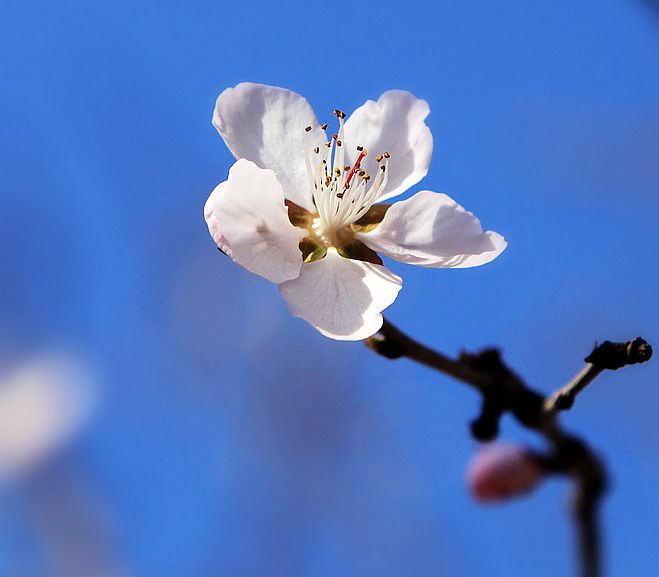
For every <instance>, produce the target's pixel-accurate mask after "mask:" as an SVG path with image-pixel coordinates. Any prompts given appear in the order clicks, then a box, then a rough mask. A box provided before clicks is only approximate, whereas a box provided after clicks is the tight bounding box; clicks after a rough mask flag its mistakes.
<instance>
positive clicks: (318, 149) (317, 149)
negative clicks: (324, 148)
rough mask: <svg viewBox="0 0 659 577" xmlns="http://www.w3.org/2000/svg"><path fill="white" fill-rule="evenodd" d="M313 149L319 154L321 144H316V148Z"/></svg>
mask: <svg viewBox="0 0 659 577" xmlns="http://www.w3.org/2000/svg"><path fill="white" fill-rule="evenodd" d="M313 151H314V152H315V153H316V154H318V153H319V152H320V146H316V148H314V149H313Z"/></svg>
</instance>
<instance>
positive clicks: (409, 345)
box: [366, 320, 652, 577]
mask: <svg viewBox="0 0 659 577" xmlns="http://www.w3.org/2000/svg"><path fill="white" fill-rule="evenodd" d="M366 345H367V346H368V347H369V348H371V349H372V350H374V351H375V352H376V353H378V354H380V355H382V356H384V357H387V358H389V359H398V358H402V357H407V358H408V359H411V360H413V361H416V362H418V363H421V364H423V365H426V366H427V367H430V368H432V369H435V370H437V371H439V372H442V373H444V374H447V375H449V376H451V377H453V378H455V379H457V380H459V381H462V382H463V383H466V384H468V385H470V386H471V387H473V388H474V389H476V390H477V391H478V392H479V393H480V394H481V395H482V397H483V403H482V408H481V413H480V415H479V416H478V417H477V418H476V419H475V420H474V421H473V422H472V423H471V433H472V435H473V436H474V437H476V438H477V439H479V440H489V439H493V438H495V437H496V436H497V435H498V431H499V421H500V420H501V417H502V415H503V414H504V413H506V412H509V413H511V414H512V415H513V416H514V417H515V418H516V419H517V420H518V421H519V422H520V423H521V424H522V425H524V426H525V427H528V428H529V429H532V430H535V431H536V432H538V433H539V434H540V435H542V436H543V437H544V438H545V440H546V441H547V442H548V444H549V453H548V455H547V456H546V458H545V459H544V460H545V463H546V467H547V469H548V472H552V473H555V474H563V475H568V476H570V477H571V478H572V479H573V481H574V484H575V494H574V500H573V510H574V518H575V524H576V527H577V531H578V541H579V551H580V559H581V575H582V576H583V577H600V575H601V554H600V535H599V533H600V531H599V520H598V517H599V505H600V502H601V499H602V496H603V494H604V492H605V490H606V473H605V470H604V466H603V464H602V462H601V461H600V459H599V458H598V457H597V456H596V455H595V454H594V453H593V451H592V450H591V449H590V447H589V446H588V445H587V444H586V443H585V442H584V441H583V440H581V439H579V438H577V437H575V436H573V435H570V434H568V433H566V432H565V431H564V430H563V428H562V427H561V425H560V423H559V422H558V420H557V414H558V412H559V411H561V410H566V409H568V408H570V407H571V406H572V404H573V403H574V399H575V398H576V396H577V395H578V394H579V392H581V391H582V390H583V389H584V388H585V387H586V386H587V385H588V384H589V383H591V382H592V381H593V379H595V377H597V376H598V375H599V374H600V373H602V372H603V371H604V370H607V369H609V370H615V369H618V368H621V367H623V366H626V365H629V364H634V363H642V362H645V361H647V360H649V359H650V357H651V356H652V347H651V346H650V345H649V344H648V343H647V342H646V341H644V340H643V339H641V338H637V339H634V340H633V341H629V342H627V343H611V342H609V341H605V342H604V343H602V344H601V345H599V346H597V347H595V349H594V350H593V352H592V353H591V354H590V355H589V356H588V357H587V358H586V363H587V364H586V367H585V368H584V369H583V370H582V371H581V372H580V373H579V374H577V375H576V376H575V377H574V378H573V379H572V380H571V381H570V382H569V383H568V384H567V385H565V386H564V387H562V388H560V389H559V390H557V391H556V392H555V393H553V394H552V395H551V396H550V397H548V398H545V396H544V395H542V394H541V393H539V392H537V391H535V390H533V389H531V388H530V387H528V386H527V385H526V383H525V382H524V381H523V380H522V379H521V378H520V377H519V376H518V375H517V374H516V373H514V372H513V371H512V370H511V369H510V368H509V367H508V366H507V365H506V364H505V363H504V361H503V360H502V358H501V355H500V353H499V351H498V350H496V349H486V350H483V351H481V352H479V353H476V354H471V353H462V355H461V356H460V357H459V358H458V359H453V358H451V357H449V356H447V355H444V354H443V353H441V352H439V351H436V350H434V349H431V348H429V347H427V346H425V345H424V344H422V343H420V342H418V341H416V340H415V339H413V338H412V337H410V336H409V335H407V334H405V333H404V332H402V331H401V330H400V329H398V328H397V327H395V326H394V325H393V324H391V323H390V322H389V321H387V320H385V321H384V324H383V325H382V328H381V329H380V332H379V333H378V334H377V335H374V336H373V337H371V338H370V339H367V340H366Z"/></svg>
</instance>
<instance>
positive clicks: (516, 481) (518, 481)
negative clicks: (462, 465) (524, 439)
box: [467, 445, 543, 501]
mask: <svg viewBox="0 0 659 577" xmlns="http://www.w3.org/2000/svg"><path fill="white" fill-rule="evenodd" d="M542 477H543V470H542V467H541V465H540V463H539V461H538V458H537V457H536V456H535V455H534V454H533V453H532V452H530V451H529V450H528V449H526V448H524V447H520V446H518V445H489V446H487V447H485V448H483V449H481V450H480V451H479V452H478V453H477V454H476V455H475V456H474V458H473V459H472V461H471V463H470V464H469V467H468V469H467V483H468V485H469V488H470V489H471V492H472V494H473V495H474V497H476V499H478V500H480V501H502V500H504V499H509V498H511V497H514V496H517V495H521V494H524V493H527V492H528V491H530V490H531V489H533V488H534V487H535V486H536V485H537V484H538V482H539V481H540V480H541V479H542Z"/></svg>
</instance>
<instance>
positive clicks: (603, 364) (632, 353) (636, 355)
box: [585, 337, 652, 371]
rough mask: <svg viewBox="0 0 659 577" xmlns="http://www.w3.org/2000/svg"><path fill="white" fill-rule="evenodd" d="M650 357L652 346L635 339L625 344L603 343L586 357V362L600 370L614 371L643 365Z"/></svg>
mask: <svg viewBox="0 0 659 577" xmlns="http://www.w3.org/2000/svg"><path fill="white" fill-rule="evenodd" d="M651 357H652V346H651V345H650V343H648V342H647V341H646V340H645V339H642V338H641V337H637V338H635V339H633V340H631V341H629V342H626V343H612V342H611V341H604V342H603V343H602V344H600V345H597V346H596V347H595V348H594V349H593V352H592V353H590V355H588V356H587V357H586V359H585V360H586V362H587V363H591V364H593V365H595V366H597V367H600V368H602V369H609V370H612V371H615V370H616V369H620V368H622V367H625V366H627V365H635V364H637V363H645V362H647V361H649V360H650V358H651Z"/></svg>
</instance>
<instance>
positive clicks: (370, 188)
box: [204, 83, 506, 340]
mask: <svg viewBox="0 0 659 577" xmlns="http://www.w3.org/2000/svg"><path fill="white" fill-rule="evenodd" d="M428 112H429V108H428V105H427V103H426V102H425V101H424V100H419V99H417V98H415V97H414V96H413V95H412V94H410V93H409V92H403V91H398V90H392V91H389V92H385V93H384V94H383V95H382V96H381V97H380V99H379V100H378V101H377V102H373V101H372V100H369V101H367V102H366V103H365V104H364V105H363V106H361V107H359V108H358V109H357V110H356V111H355V112H354V113H353V114H352V115H351V116H350V118H348V119H347V120H344V119H345V114H344V113H343V112H341V111H339V110H335V111H334V115H335V116H336V117H337V118H338V122H339V129H338V132H337V134H335V135H332V136H331V137H330V138H328V137H327V135H326V132H325V130H326V129H327V125H326V124H323V125H322V126H320V125H319V123H318V121H317V120H316V117H315V115H314V113H313V110H312V109H311V107H310V106H309V103H308V102H307V101H306V100H305V99H304V98H303V97H302V96H300V95H299V94H296V93H295V92H291V91H290V90H286V89H283V88H277V87H274V86H264V85H262V84H252V83H242V84H238V85H237V86H236V87H235V88H228V89H227V90H225V91H224V92H222V94H220V96H219V97H218V99H217V103H216V106H215V112H214V115H213V124H214V125H215V127H216V128H217V130H218V131H219V133H220V135H221V136H222V138H223V139H224V142H225V143H226V144H227V146H228V147H229V149H230V150H231V152H232V153H233V155H234V156H235V157H236V158H237V159H238V160H237V162H236V163H235V164H234V165H233V166H232V167H231V169H230V171H229V178H228V180H226V181H225V182H222V183H221V184H219V185H218V186H217V188H215V190H214V191H213V192H212V193H211V195H210V197H209V198H208V201H207V202H206V206H205V208H204V215H205V217H206V222H207V223H208V228H209V230H210V233H211V235H212V236H213V239H214V240H215V242H216V244H217V245H218V247H219V248H220V250H222V251H223V252H225V253H226V254H227V255H229V256H230V257H231V258H232V259H233V260H234V261H235V262H237V263H238V264H239V265H241V266H243V267H244V268H246V269H247V270H249V271H251V272H254V273H256V274H259V275H261V276H263V277H265V278H267V279H268V280H271V281H272V282H275V283H277V284H279V288H280V291H281V294H282V295H283V297H284V298H285V299H286V302H287V303H288V306H289V308H290V310H291V313H292V314H293V315H295V316H298V317H301V318H303V319H305V320H306V321H308V322H309V323H310V324H311V325H313V326H314V327H315V328H316V329H318V330H319V331H320V332H321V333H323V334H324V335H327V336H328V337H332V338H335V339H341V340H359V339H364V338H367V337H369V336H371V335H372V334H374V333H376V332H377V331H378V330H379V329H380V327H381V326H382V315H381V314H380V313H381V311H383V310H384V309H385V308H387V307H388V306H389V305H390V304H392V303H393V301H394V300H395V299H396V295H397V294H398V291H399V290H400V288H401V286H402V280H401V279H400V277H398V276H397V275H395V274H394V273H392V272H391V271H390V270H388V269H387V268H386V267H384V266H383V265H382V260H381V259H380V257H379V256H378V254H377V253H381V254H383V255H385V256H388V257H391V258H393V259H396V260H399V261H402V262H407V263H410V264H415V265H418V266H423V267H430V268H461V267H471V266H477V265H481V264H485V263H487V262H489V261H491V260H492V259H494V258H495V257H497V256H498V255H499V254H500V253H501V252H502V251H503V250H504V249H505V247H506V241H505V240H504V239H503V237H502V236H500V235H499V234H497V233H495V232H483V230H482V229H481V226H480V223H479V221H478V219H477V218H476V217H475V216H474V215H473V214H471V213H470V212H467V211H466V210H465V209H464V208H462V207H461V206H460V205H458V204H457V203H456V202H455V201H453V200H452V199H451V198H450V197H448V196H447V195H445V194H439V193H434V192H429V191H421V192H418V193H417V194H415V195H414V196H412V197H411V198H409V199H407V200H404V201H402V202H397V203H395V204H392V205H389V204H375V203H377V202H381V201H384V200H387V199H389V198H391V197H393V196H396V195H398V194H400V193H402V192H403V191H405V190H407V189H408V188H409V187H411V186H413V185H415V184H416V183H417V182H419V180H421V179H422V178H423V177H424V176H425V175H426V173H427V172H428V165H429V164H430V157H431V154H432V135H431V134H430V129H429V128H428V127H427V126H426V124H425V123H424V119H425V118H426V116H427V115H428Z"/></svg>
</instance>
